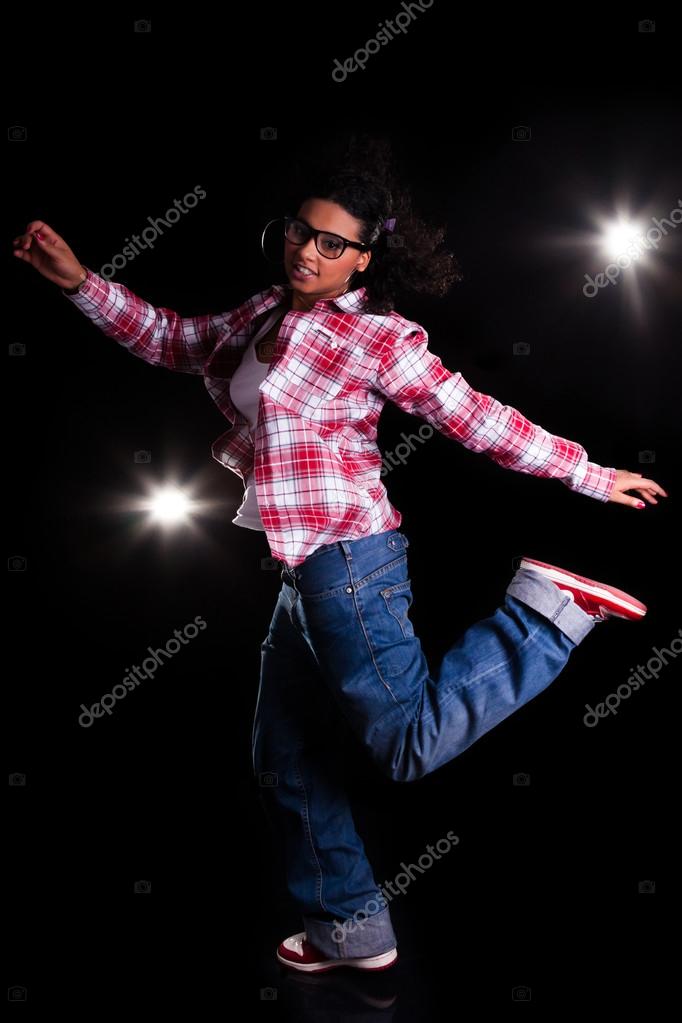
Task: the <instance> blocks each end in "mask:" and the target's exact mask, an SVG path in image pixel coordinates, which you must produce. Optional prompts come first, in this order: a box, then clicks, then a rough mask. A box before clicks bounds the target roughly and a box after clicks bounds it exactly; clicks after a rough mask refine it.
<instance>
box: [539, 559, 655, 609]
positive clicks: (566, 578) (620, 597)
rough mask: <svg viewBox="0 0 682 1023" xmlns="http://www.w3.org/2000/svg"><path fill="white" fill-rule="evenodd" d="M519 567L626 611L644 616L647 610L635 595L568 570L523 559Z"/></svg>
mask: <svg viewBox="0 0 682 1023" xmlns="http://www.w3.org/2000/svg"><path fill="white" fill-rule="evenodd" d="M519 568H527V569H529V571H531V572H538V573H539V574H540V575H544V576H546V577H547V578H548V579H551V580H552V582H553V583H557V584H558V585H561V584H562V583H563V584H564V585H567V586H575V587H579V588H580V589H581V590H583V592H584V593H589V595H590V596H591V597H597V598H598V599H599V600H606V601H607V602H608V603H609V604H615V605H616V607H620V608H623V610H625V611H630V612H631V613H632V614H636V615H638V616H639V617H640V618H643V617H644V615H645V614H646V612H647V609H646V607H645V606H644V604H642V603H640V602H639V601H637V600H635V598H634V597H629V596H628V595H627V593H624V592H623V591H622V590H616V589H610V588H606V587H604V586H597V585H595V584H594V583H593V582H591V581H590V580H588V579H585V578H584V577H583V576H577V575H571V574H570V573H568V572H561V571H560V570H559V569H556V568H550V567H549V566H548V565H541V564H539V563H537V562H534V561H525V560H523V559H522V560H521V562H520V564H519Z"/></svg>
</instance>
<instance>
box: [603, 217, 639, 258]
mask: <svg viewBox="0 0 682 1023" xmlns="http://www.w3.org/2000/svg"><path fill="white" fill-rule="evenodd" d="M643 234H644V228H643V227H642V225H641V224H636V223H634V222H632V221H628V220H618V221H614V222H613V223H611V224H607V225H606V227H605V229H604V236H603V240H602V248H603V250H604V253H605V254H606V255H607V256H608V257H609V259H613V260H616V259H618V258H619V256H626V255H630V256H632V255H634V253H635V252H636V253H637V254H639V253H640V252H643V251H645V247H644V246H643V245H641V244H640V245H639V246H638V245H637V241H638V239H641V238H642V237H643ZM635 258H636V257H635Z"/></svg>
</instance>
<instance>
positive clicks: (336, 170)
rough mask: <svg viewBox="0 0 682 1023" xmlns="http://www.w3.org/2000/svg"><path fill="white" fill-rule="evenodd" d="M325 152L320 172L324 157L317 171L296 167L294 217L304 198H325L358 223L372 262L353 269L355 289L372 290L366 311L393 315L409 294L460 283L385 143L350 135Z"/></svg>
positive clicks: (442, 290)
mask: <svg viewBox="0 0 682 1023" xmlns="http://www.w3.org/2000/svg"><path fill="white" fill-rule="evenodd" d="M324 148H325V154H324V156H323V157H322V161H323V163H322V165H321V166H320V163H319V158H318V166H317V167H314V168H313V169H312V170H311V167H310V164H309V163H308V162H307V165H306V168H305V170H304V171H303V172H301V171H299V170H298V168H300V159H299V163H295V164H294V171H295V173H296V177H297V178H298V181H297V185H296V191H297V199H298V200H299V201H298V204H297V206H296V208H295V209H294V208H293V205H292V215H295V214H296V212H297V209H298V207H300V206H301V205H302V203H303V202H304V201H305V200H306V199H326V200H328V201H330V202H335V203H338V205H339V206H342V207H343V209H344V210H346V212H347V213H350V215H351V216H353V217H355V218H356V219H357V220H359V221H360V222H361V224H362V228H361V230H360V241H361V242H363V243H364V244H365V245H369V246H371V250H372V258H371V259H370V261H369V263H368V265H367V268H366V269H365V270H364V271H363V272H362V273H360V272H358V271H355V276H354V277H352V278H351V290H353V289H358V288H360V287H365V288H366V289H367V295H366V297H365V303H364V305H363V307H362V311H363V312H367V313H378V314H386V313H389V312H391V311H392V310H393V309H394V307H395V303H396V301H397V300H398V299H399V298H400V297H401V296H402V295H403V294H405V293H406V292H417V293H419V294H423V295H435V296H443V295H445V294H446V293H447V292H448V291H449V290H450V288H451V287H452V285H453V284H454V283H455V281H460V280H462V273H461V270H460V267H459V264H458V262H457V260H456V258H455V256H454V255H453V254H452V253H451V252H449V251H448V250H446V249H443V248H442V242H443V237H444V235H445V228H443V227H436V226H432V225H429V224H427V223H426V222H425V221H424V220H423V219H422V218H420V217H419V216H418V215H417V214H416V213H415V212H414V211H413V209H412V200H411V196H410V193H409V190H408V189H407V187H406V186H405V185H404V184H403V183H402V181H400V180H399V179H398V177H397V174H396V172H395V170H394V157H393V152H392V146H391V143H390V141H389V140H388V139H387V138H385V137H382V136H377V135H375V134H360V133H351V134H350V136H348V137H346V138H344V139H342V140H341V141H340V142H337V143H336V145H335V146H333V145H332V146H331V147H330V144H329V143H327V144H326V145H325V147H324ZM334 149H335V150H336V151H334ZM306 159H307V158H306ZM314 162H315V161H314V160H313V163H314ZM392 217H395V218H396V223H395V228H394V230H393V232H387V231H386V230H384V228H383V224H384V221H385V220H387V219H390V218H392Z"/></svg>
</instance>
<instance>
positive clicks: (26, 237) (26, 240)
mask: <svg viewBox="0 0 682 1023" xmlns="http://www.w3.org/2000/svg"><path fill="white" fill-rule="evenodd" d="M61 240H62V239H61V238H60V237H59V235H58V234H57V232H56V231H53V230H52V228H51V227H50V225H49V224H46V223H45V221H44V220H32V221H31V223H30V224H28V225H27V226H26V230H25V231H24V233H23V234H20V235H19V236H18V237H17V238H15V239H14V240H13V242H12V244H13V245H14V246H15V248H16V247H19V248H21V249H23V250H27V249H30V247H31V244H32V243H33V242H34V241H35V242H36V243H37V245H38V247H39V248H40V247H44V246H45V245H51V246H54V245H58V244H59V243H60V242H61Z"/></svg>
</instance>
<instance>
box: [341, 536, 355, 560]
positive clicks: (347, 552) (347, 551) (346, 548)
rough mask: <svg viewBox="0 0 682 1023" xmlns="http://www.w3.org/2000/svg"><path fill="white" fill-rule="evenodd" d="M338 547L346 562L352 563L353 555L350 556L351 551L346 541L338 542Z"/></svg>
mask: <svg viewBox="0 0 682 1023" xmlns="http://www.w3.org/2000/svg"><path fill="white" fill-rule="evenodd" d="M339 547H340V548H341V550H342V551H343V553H344V554H345V556H346V561H352V560H353V554H352V551H351V549H350V544H349V542H348V541H347V540H339Z"/></svg>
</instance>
